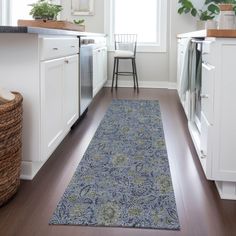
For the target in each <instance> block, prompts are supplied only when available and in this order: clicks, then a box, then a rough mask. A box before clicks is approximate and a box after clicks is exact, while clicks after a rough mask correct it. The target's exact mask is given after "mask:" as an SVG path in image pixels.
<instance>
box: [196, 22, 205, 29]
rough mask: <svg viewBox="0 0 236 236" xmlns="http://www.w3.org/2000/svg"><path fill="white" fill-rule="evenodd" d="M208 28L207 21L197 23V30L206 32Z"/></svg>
mask: <svg viewBox="0 0 236 236" xmlns="http://www.w3.org/2000/svg"><path fill="white" fill-rule="evenodd" d="M205 28H206V21H202V20H198V21H197V30H204V29H205Z"/></svg>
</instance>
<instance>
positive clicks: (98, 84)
mask: <svg viewBox="0 0 236 236" xmlns="http://www.w3.org/2000/svg"><path fill="white" fill-rule="evenodd" d="M106 82H107V48H106V47H99V48H97V49H94V50H93V97H94V96H95V95H96V94H97V93H98V92H99V91H100V89H101V88H102V87H103V85H104V84H105V83H106Z"/></svg>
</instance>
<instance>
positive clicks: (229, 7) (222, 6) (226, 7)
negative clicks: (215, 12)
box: [219, 3, 233, 11]
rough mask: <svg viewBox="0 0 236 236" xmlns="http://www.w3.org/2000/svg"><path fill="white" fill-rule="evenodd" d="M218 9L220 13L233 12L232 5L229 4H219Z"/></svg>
mask: <svg viewBox="0 0 236 236" xmlns="http://www.w3.org/2000/svg"><path fill="white" fill-rule="evenodd" d="M219 8H220V10H221V11H233V4H231V3H228V4H227V3H220V4H219Z"/></svg>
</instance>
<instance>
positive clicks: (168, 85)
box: [104, 80, 177, 90]
mask: <svg viewBox="0 0 236 236" xmlns="http://www.w3.org/2000/svg"><path fill="white" fill-rule="evenodd" d="M111 85H112V81H111V80H108V81H107V83H106V84H105V85H104V87H111ZM133 86H134V84H133V81H132V80H119V82H118V87H119V88H132V87H133ZM139 87H140V88H165V89H173V90H176V89H177V84H176V83H174V82H168V81H139Z"/></svg>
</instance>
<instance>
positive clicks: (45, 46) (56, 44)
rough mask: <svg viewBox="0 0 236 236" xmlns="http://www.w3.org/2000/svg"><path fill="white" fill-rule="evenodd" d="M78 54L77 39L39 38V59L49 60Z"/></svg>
mask: <svg viewBox="0 0 236 236" xmlns="http://www.w3.org/2000/svg"><path fill="white" fill-rule="evenodd" d="M78 52H79V40H78V38H66V37H58V38H45V37H43V38H40V59H41V60H42V61H43V60H49V59H55V58H59V57H63V56H68V55H73V54H76V53H78Z"/></svg>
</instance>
